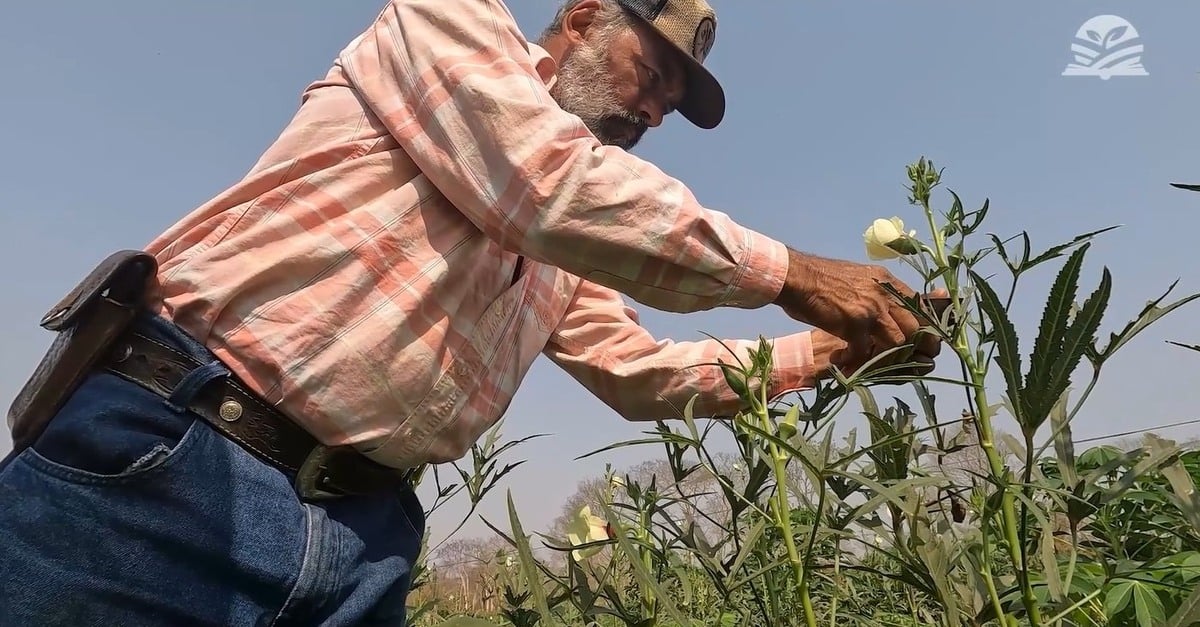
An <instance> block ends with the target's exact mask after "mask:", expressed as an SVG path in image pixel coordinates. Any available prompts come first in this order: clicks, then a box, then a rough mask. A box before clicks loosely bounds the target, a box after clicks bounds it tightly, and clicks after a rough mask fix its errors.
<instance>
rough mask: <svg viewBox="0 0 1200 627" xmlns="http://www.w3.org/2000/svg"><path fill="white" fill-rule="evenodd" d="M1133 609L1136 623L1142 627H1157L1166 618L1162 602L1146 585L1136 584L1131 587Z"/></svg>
mask: <svg viewBox="0 0 1200 627" xmlns="http://www.w3.org/2000/svg"><path fill="white" fill-rule="evenodd" d="M1133 608H1134V611H1135V612H1136V613H1137V621H1138V624H1139V625H1142V626H1143V627H1158V625H1161V624H1163V621H1164V620H1166V618H1167V612H1166V610H1165V609H1164V608H1163V604H1162V600H1161V599H1159V598H1158V594H1157V593H1156V592H1155V591H1154V589H1153V588H1151V587H1150V586H1149V585H1148V584H1144V583H1141V582H1136V583H1135V584H1134V586H1133Z"/></svg>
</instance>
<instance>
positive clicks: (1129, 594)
mask: <svg viewBox="0 0 1200 627" xmlns="http://www.w3.org/2000/svg"><path fill="white" fill-rule="evenodd" d="M1133 583H1134V582H1132V581H1129V580H1121V581H1120V582H1118V583H1116V584H1113V587H1111V588H1109V589H1108V592H1107V593H1105V595H1104V615H1105V616H1107V617H1108V619H1109V620H1113V619H1115V618H1116V616H1117V614H1120V613H1121V610H1124V609H1125V608H1126V607H1127V606H1128V605H1129V601H1130V599H1132V598H1133Z"/></svg>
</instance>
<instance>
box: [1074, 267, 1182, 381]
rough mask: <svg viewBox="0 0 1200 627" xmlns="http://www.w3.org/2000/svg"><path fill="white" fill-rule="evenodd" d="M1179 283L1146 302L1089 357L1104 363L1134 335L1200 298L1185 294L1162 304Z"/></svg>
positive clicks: (1097, 363) (1092, 350)
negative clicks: (1102, 346) (1134, 315)
mask: <svg viewBox="0 0 1200 627" xmlns="http://www.w3.org/2000/svg"><path fill="white" fill-rule="evenodd" d="M1178 284H1179V281H1178V280H1177V281H1175V282H1173V283H1171V285H1169V286H1168V287H1167V290H1166V291H1165V292H1163V294H1162V295H1161V296H1159V297H1158V298H1156V299H1154V300H1152V301H1150V302H1148V303H1146V306H1145V307H1143V308H1142V310H1141V312H1139V313H1138V316H1137V317H1136V318H1134V319H1133V320H1131V321H1130V322H1129V324H1126V325H1125V328H1124V329H1121V331H1120V332H1118V333H1111V334H1109V341H1108V345H1107V346H1105V347H1104V348H1103V349H1101V348H1099V346H1096V347H1094V348H1093V349H1091V350H1090V351H1088V359H1090V360H1091V361H1092V363H1093V364H1095V365H1096V366H1100V365H1102V364H1103V363H1104V362H1105V361H1107V360H1108V359H1109V358H1110V357H1112V356H1113V354H1114V353H1116V352H1117V350H1118V349H1120V348H1121V347H1122V346H1124V345H1125V344H1127V343H1128V342H1129V340H1132V339H1133V338H1134V336H1136V335H1137V334H1138V333H1141V332H1142V331H1144V330H1145V329H1146V327H1149V326H1150V325H1151V324H1154V322H1156V321H1158V320H1159V319H1160V318H1162V317H1163V316H1165V315H1167V314H1169V313H1171V312H1172V311H1174V310H1175V309H1177V308H1179V307H1182V306H1184V305H1186V304H1188V303H1190V302H1192V301H1193V300H1196V299H1197V298H1200V293H1196V294H1192V295H1190V296H1185V297H1183V298H1181V299H1179V300H1177V301H1175V302H1173V303H1171V304H1170V305H1167V306H1165V307H1163V306H1161V303H1162V302H1163V300H1165V299H1166V298H1167V296H1168V295H1170V294H1171V292H1172V291H1173V290H1174V289H1175V286H1176V285H1178Z"/></svg>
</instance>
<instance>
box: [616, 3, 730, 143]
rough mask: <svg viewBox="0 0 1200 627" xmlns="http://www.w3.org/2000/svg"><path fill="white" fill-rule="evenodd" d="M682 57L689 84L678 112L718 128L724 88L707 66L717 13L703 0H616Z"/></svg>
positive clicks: (702, 125)
mask: <svg viewBox="0 0 1200 627" xmlns="http://www.w3.org/2000/svg"><path fill="white" fill-rule="evenodd" d="M617 4H619V5H621V6H622V7H623V8H624V9H625V10H626V11H628V12H629V13H631V14H633V15H634V16H636V17H638V18H640V19H641V20H642V21H643V22H645V23H646V24H647V25H649V26H650V28H651V29H653V30H654V31H655V32H657V33H658V34H659V35H661V36H662V38H663V39H665V40H666V41H667V43H669V44H671V46H672V47H673V48H675V49H676V50H678V51H679V52H680V53H681V55H682V57H683V65H684V68H685V70H686V72H687V87H686V88H685V90H684V95H683V99H682V100H681V101H680V103H679V108H678V111H679V114H680V115H682V116H683V117H684V118H686V119H687V120H688V121H689V122H691V123H692V124H695V125H696V126H698V127H700V128H703V129H711V128H715V127H716V126H717V125H718V124H720V123H721V118H723V117H725V90H724V89H722V88H721V84H720V83H719V82H717V79H716V77H714V76H713V75H712V72H709V71H708V69H707V68H705V67H704V59H705V58H707V57H708V53H709V52H710V51H711V50H712V46H713V42H714V41H716V37H717V15H716V12H715V11H713V8H712V7H711V6H709V5H708V3H707V2H705V1H704V0H617Z"/></svg>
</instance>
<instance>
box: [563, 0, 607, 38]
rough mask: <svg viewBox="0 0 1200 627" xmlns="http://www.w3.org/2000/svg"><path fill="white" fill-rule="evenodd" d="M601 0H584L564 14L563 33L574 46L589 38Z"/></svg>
mask: <svg viewBox="0 0 1200 627" xmlns="http://www.w3.org/2000/svg"><path fill="white" fill-rule="evenodd" d="M599 10H600V0H583V2H580V3H579V4H577V5H575V6H574V7H572V8H571V10H570V11H568V12H567V14H566V15H565V16H563V24H562V34H563V36H564V37H566V39H567V42H569V43H570V44H571V45H572V46H573V45H576V44H579V43H581V42H583V41H584V40H585V39H587V33H588V29H590V28H591V27H592V24H594V23H595V21H596V14H597V13H598V12H599Z"/></svg>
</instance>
